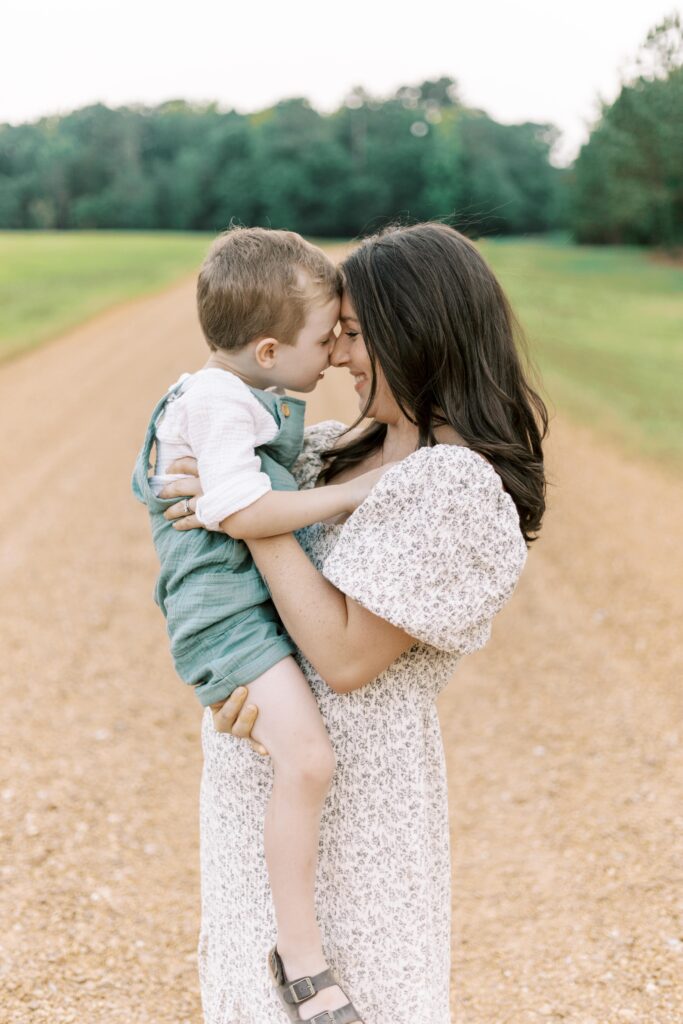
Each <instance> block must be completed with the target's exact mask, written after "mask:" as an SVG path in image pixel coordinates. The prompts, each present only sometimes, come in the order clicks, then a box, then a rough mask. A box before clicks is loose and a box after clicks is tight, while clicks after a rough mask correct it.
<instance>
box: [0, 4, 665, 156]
mask: <svg viewBox="0 0 683 1024" xmlns="http://www.w3.org/2000/svg"><path fill="white" fill-rule="evenodd" d="M675 9H676V0H569V2H567V0H563V2H562V3H559V2H557V0H507V2H506V0H479V2H477V0H470V2H469V3H464V2H461V0H457V2H453V0H418V2H417V3H414V4H403V3H401V0H341V2H339V0H335V2H330V0H328V2H327V3H324V2H322V0H316V2H313V0H299V2H297V0H290V2H289V3H285V2H283V0H260V2H259V0H240V2H238V3H237V2H233V0H222V2H219V0H183V2H178V0H165V2H162V0H87V2H86V0H61V2H55V0H42V2H39V0H4V3H3V6H2V22H1V24H2V33H1V35H0V122H10V123H13V124H16V123H19V122H21V121H27V120H34V119H36V118H38V117H41V116H43V115H45V114H53V113H59V112H66V111H69V110H72V109H74V108H76V107H81V106H84V105H85V104H88V103H93V102H96V101H101V102H104V103H107V104H108V105H110V106H119V105H122V104H125V103H136V102H138V103H145V104H156V103H160V102H162V101H164V100H167V99H174V98H180V97H182V98H184V99H188V100H216V101H218V102H219V104H220V105H221V106H224V107H225V108H231V107H234V108H236V109H237V110H240V111H242V112H245V111H252V110H258V109H260V108H262V107H265V106H268V105H269V104H270V103H272V102H274V101H275V100H278V99H283V98H285V97H288V96H307V97H308V98H309V99H310V100H311V102H312V103H313V105H314V106H316V107H318V109H320V110H332V109H334V107H336V106H337V105H338V104H339V103H340V102H341V101H342V100H343V98H344V95H345V94H346V93H347V92H348V90H349V89H350V88H351V87H352V86H354V85H363V86H365V88H366V89H368V90H369V91H370V92H372V93H374V94H376V95H380V96H382V95H387V94H389V93H390V92H392V91H393V90H394V89H395V88H396V87H397V86H399V85H414V84H418V83H419V82H420V81H423V80H424V79H426V78H437V77H439V76H441V75H449V76H451V77H453V78H455V79H456V80H457V81H458V82H459V85H460V91H461V95H462V97H463V99H464V101H465V102H466V103H467V104H468V105H470V106H475V107H480V108H482V109H484V110H486V111H487V112H488V113H489V114H490V115H491V116H492V117H494V118H496V119H497V120H499V121H503V122H519V121H550V122H553V123H554V124H556V125H557V126H558V127H559V128H560V129H561V131H562V132H563V141H562V144H561V146H560V148H559V151H558V154H557V159H558V161H559V162H566V161H567V160H569V159H572V158H573V157H574V156H575V154H576V152H577V150H578V148H579V146H580V145H581V143H582V142H583V141H584V139H585V138H586V137H587V126H588V125H589V124H590V123H591V122H592V121H593V120H594V118H595V116H596V111H597V109H598V104H597V99H598V96H602V97H603V98H605V99H607V100H612V99H614V97H615V95H616V93H617V91H618V87H619V74H620V70H621V69H623V68H624V67H625V66H627V65H628V62H629V59H630V58H632V56H633V55H634V53H635V51H636V50H637V48H638V46H639V45H640V43H641V42H642V40H643V39H644V37H645V35H646V33H647V31H648V29H649V28H651V27H652V26H653V25H654V24H655V23H656V22H658V21H661V19H662V17H664V15H666V14H667V13H670V12H671V11H673V10H675Z"/></svg>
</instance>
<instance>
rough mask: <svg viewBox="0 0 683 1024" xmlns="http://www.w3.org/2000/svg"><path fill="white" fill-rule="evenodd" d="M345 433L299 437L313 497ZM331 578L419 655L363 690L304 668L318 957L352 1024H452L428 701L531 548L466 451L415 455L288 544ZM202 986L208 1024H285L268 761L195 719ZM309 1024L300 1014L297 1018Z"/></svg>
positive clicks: (440, 762) (505, 499) (315, 430)
mask: <svg viewBox="0 0 683 1024" xmlns="http://www.w3.org/2000/svg"><path fill="white" fill-rule="evenodd" d="M343 429H344V426H343V424H341V423H336V422H334V421H328V422H325V423H322V424H317V425H316V426H315V427H312V428H309V429H308V431H307V433H306V439H305V444H304V450H303V452H302V455H301V457H300V459H299V461H298V463H297V465H296V467H295V470H294V472H295V475H296V477H297V480H298V483H299V486H300V487H312V486H314V484H315V482H316V479H317V477H318V474H319V472H320V468H321V452H322V451H323V450H324V449H325V448H327V447H329V446H330V445H331V444H332V443H333V441H334V439H335V438H336V437H337V436H338V435H339V434H340V433H341V432H342V430H343ZM298 538H299V541H300V543H301V544H302V546H303V548H304V550H305V551H306V553H307V554H308V556H309V557H310V558H311V560H312V561H313V563H314V564H315V565H316V566H317V568H318V569H320V570H321V571H322V572H323V573H324V575H325V576H327V578H328V579H329V580H330V581H331V582H332V583H334V584H335V586H338V587H339V588H340V589H341V590H343V591H344V592H345V593H346V594H347V595H348V596H349V597H351V598H353V599H354V600H356V601H358V602H360V603H361V604H362V605H364V607H366V608H368V609H369V610H370V611H372V612H373V613H374V614H376V615H379V616H381V617H382V618H384V619H386V620H388V621H390V622H392V623H394V624H395V625H397V626H399V627H401V628H402V629H404V630H406V631H407V632H408V633H410V635H411V636H413V637H415V641H416V642H415V644H414V645H413V646H412V647H411V648H410V649H409V650H407V651H406V652H405V653H404V654H402V655H401V656H400V657H399V658H398V659H397V660H396V661H395V662H394V663H393V664H392V665H390V666H389V668H387V669H386V670H385V671H384V672H383V673H382V674H381V675H380V676H379V677H378V678H377V679H376V680H375V681H374V682H373V683H371V684H369V685H368V686H365V687H363V688H361V689H359V690H355V691H353V692H352V693H348V694H336V693H334V692H333V691H331V690H329V689H328V687H327V686H326V684H325V683H324V682H323V680H322V679H321V678H320V676H319V675H318V674H317V673H316V671H315V670H314V669H313V667H312V666H311V665H310V664H309V663H308V661H307V660H306V659H305V658H304V657H303V656H302V655H299V656H298V658H299V663H300V665H301V667H302V669H303V671H304V673H305V674H306V677H307V678H308V680H309V682H310V685H311V689H312V691H313V693H314V695H315V697H316V700H317V702H318V705H319V707H320V711H321V714H322V716H323V719H324V721H325V724H326V727H327V730H328V732H329V735H330V738H331V741H332V744H333V746H334V749H335V754H336V759H337V769H336V773H335V777H334V780H333V783H332V788H331V791H330V793H329V796H328V799H327V801H326V805H325V809H324V812H323V819H322V825H321V833H320V844H319V865H318V875H317V885H316V889H317V908H318V917H319V920H320V925H321V929H322V933H323V936H324V942H325V952H326V955H327V957H328V960H329V962H330V964H331V965H333V966H334V967H335V969H336V970H337V972H338V974H339V976H340V978H341V979H342V982H343V984H344V988H345V991H346V992H347V994H348V995H349V997H350V998H351V1000H352V1002H353V1003H354V1005H355V1006H356V1008H357V1009H358V1010H359V1012H360V1013H361V1014H362V1016H363V1020H364V1022H365V1024H448V1022H449V1021H450V1012H449V987H450V986H449V973H450V913H451V906H450V852H449V823H448V803H447V788H446V771H445V759H444V752H443V746H442V741H441V733H440V728H439V722H438V717H437V713H436V708H435V703H434V702H435V698H436V697H437V696H438V694H439V693H440V691H441V690H442V689H443V688H444V686H445V685H446V684H447V682H448V681H449V679H450V678H451V676H452V675H453V672H454V669H455V666H456V664H457V662H458V660H459V658H460V657H461V656H462V654H464V653H467V652H469V651H472V650H475V649H477V648H478V647H481V646H482V645H483V644H484V643H485V642H486V639H487V638H488V636H489V632H490V625H491V619H492V617H493V616H494V615H495V613H496V612H497V611H498V609H499V608H500V607H501V606H502V604H503V603H504V602H505V601H506V600H507V598H508V597H509V595H510V594H511V592H512V590H513V589H514V586H515V583H516V581H517V579H518V577H519V573H520V572H521V569H522V567H523V565H524V560H525V555H526V549H525V545H524V541H523V538H522V535H521V532H520V529H519V520H518V517H517V512H516V509H515V506H514V503H513V502H512V499H511V498H510V497H509V495H507V494H506V493H505V492H504V491H503V488H502V485H501V482H500V478H499V477H498V475H497V474H496V473H495V471H494V470H493V469H492V468H491V466H490V465H489V464H488V463H487V462H486V461H485V460H484V459H482V458H481V457H480V456H478V455H476V454H475V453H473V452H471V451H470V450H469V449H466V448H461V447H458V446H450V445H437V446H435V447H433V448H423V449H419V450H418V451H416V452H415V453H413V454H412V455H410V456H409V457H408V458H407V459H404V460H403V461H402V462H400V463H398V464H397V465H396V466H394V467H392V468H391V469H389V470H388V471H387V473H386V474H385V475H384V477H382V479H381V480H380V481H379V483H378V484H377V485H376V486H375V487H374V488H373V491H372V493H371V494H370V496H369V497H368V499H367V500H366V501H365V502H364V503H363V505H361V506H360V508H358V509H357V510H356V512H354V514H353V515H352V516H350V518H349V519H348V520H347V521H346V522H345V523H343V524H334V525H330V524H324V523H317V524H315V525H313V526H311V527H307V528H306V529H305V530H301V531H299V533H298ZM202 732H203V744H204V755H205V766H204V773H203V779H202V795H201V815H200V817H201V859H202V927H201V935H200V944H199V964H200V979H201V987H202V1000H203V1006H204V1014H205V1021H206V1024H280V1022H281V1024H286V1021H287V1015H286V1014H285V1013H284V1011H283V1009H282V1007H281V1006H280V1004H279V1002H278V1000H277V998H276V997H275V995H274V992H273V990H272V988H271V984H270V979H269V976H268V971H267V966H266V957H267V953H268V950H269V948H270V946H271V945H272V944H273V941H274V937H275V921H274V914H273V908H272V901H271V898H270V891H269V887H268V878H267V872H266V866H265V859H264V855H263V821H264V816H265V805H266V802H267V799H268V795H269V792H270V787H271V783H272V769H271V766H270V762H269V761H268V760H266V759H263V758H261V757H259V756H258V755H257V754H255V753H254V752H253V751H252V750H251V748H250V747H249V745H248V744H247V743H245V742H244V741H241V740H237V739H235V738H234V737H232V736H229V735H224V734H219V733H216V731H215V730H214V728H213V722H212V718H211V713H210V712H209V711H207V712H205V716H204V722H203V730H202ZM302 1011H303V1012H304V1013H305V1006H304V1007H302Z"/></svg>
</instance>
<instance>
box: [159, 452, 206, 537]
mask: <svg viewBox="0 0 683 1024" xmlns="http://www.w3.org/2000/svg"><path fill="white" fill-rule="evenodd" d="M168 472H169V473H185V474H187V475H186V476H184V477H183V478H182V479H181V480H172V481H171V482H170V483H168V484H166V486H165V487H164V489H163V491H161V492H160V494H159V497H160V498H180V497H183V500H182V501H179V502H178V503H177V504H176V505H170V506H169V507H168V508H167V509H166V511H165V512H164V519H168V520H169V522H172V523H173V528H174V529H175V530H196V529H203V527H202V524H201V523H200V522H199V520H198V519H197V517H196V515H195V514H194V511H195V509H196V507H197V501H198V499H199V498H201V496H202V494H203V493H204V492H203V491H202V485H201V484H200V482H199V474H198V473H197V460H196V459H193V458H192V456H190V455H188V456H186V457H185V458H183V459H176V460H175V462H172V463H171V465H170V466H169V467H168Z"/></svg>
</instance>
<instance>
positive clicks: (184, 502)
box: [183, 498, 193, 516]
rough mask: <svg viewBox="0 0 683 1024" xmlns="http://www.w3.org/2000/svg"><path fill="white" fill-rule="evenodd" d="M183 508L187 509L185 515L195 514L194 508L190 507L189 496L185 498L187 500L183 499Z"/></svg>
mask: <svg viewBox="0 0 683 1024" xmlns="http://www.w3.org/2000/svg"><path fill="white" fill-rule="evenodd" d="M183 508H184V510H185V515H186V516H191V515H193V512H192V509H191V508H190V499H189V498H185V500H184V501H183Z"/></svg>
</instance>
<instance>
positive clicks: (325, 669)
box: [248, 535, 415, 693]
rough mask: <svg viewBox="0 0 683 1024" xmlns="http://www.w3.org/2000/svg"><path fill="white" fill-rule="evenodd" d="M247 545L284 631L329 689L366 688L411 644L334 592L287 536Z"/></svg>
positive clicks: (387, 625) (384, 622) (388, 624)
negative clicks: (268, 591) (265, 584)
mask: <svg viewBox="0 0 683 1024" xmlns="http://www.w3.org/2000/svg"><path fill="white" fill-rule="evenodd" d="M248 545H249V550H250V551H251V554H252V557H253V559H254V562H255V563H256V565H257V567H258V569H259V571H260V573H261V575H262V576H263V578H264V579H265V581H266V583H267V585H268V589H269V590H270V593H271V595H272V598H273V601H274V602H275V606H276V608H277V610H278V613H279V615H280V618H281V619H282V622H283V623H284V626H285V628H286V629H287V632H288V633H289V635H290V636H291V637H292V639H293V640H294V642H295V643H296V645H297V647H299V649H300V650H301V651H302V653H303V654H304V655H305V656H306V658H308V660H309V661H310V662H311V664H312V665H313V666H314V668H315V669H316V670H317V671H318V672H319V673H320V675H321V677H322V678H323V679H324V680H325V682H326V683H327V684H328V686H330V687H331V689H333V690H336V691H337V692H340V693H342V692H348V691H350V690H355V689H358V688H359V687H360V686H365V685H366V684H367V683H369V682H372V680H373V679H375V678H376V677H377V676H378V675H379V674H380V672H382V671H384V669H385V668H387V667H388V666H389V665H390V664H391V663H392V661H395V660H396V658H397V657H398V656H399V655H400V654H402V653H403V651H405V650H407V649H408V648H409V647H410V646H411V645H412V644H413V643H414V642H415V641H414V640H413V638H412V637H410V636H408V634H407V633H404V632H403V631H402V630H400V629H398V628H397V627H396V626H392V625H391V623H389V622H386V621H385V620H384V619H380V618H379V617H378V616H376V615H373V614H372V612H369V611H367V610H366V609H365V608H363V607H362V606H361V605H359V604H357V602H355V601H353V600H351V599H350V598H348V597H347V596H346V595H345V594H343V593H341V591H339V590H337V588H336V587H334V586H333V585H332V584H331V583H330V582H329V581H328V580H326V579H325V577H324V576H323V575H322V573H320V572H318V570H317V569H316V568H315V566H314V565H313V564H312V563H311V562H310V561H309V559H308V558H307V556H306V554H305V552H304V551H303V549H302V548H301V547H300V545H299V544H298V543H297V541H296V539H295V538H294V537H292V536H291V535H286V536H282V537H267V538H263V539H260V540H249V541H248Z"/></svg>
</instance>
